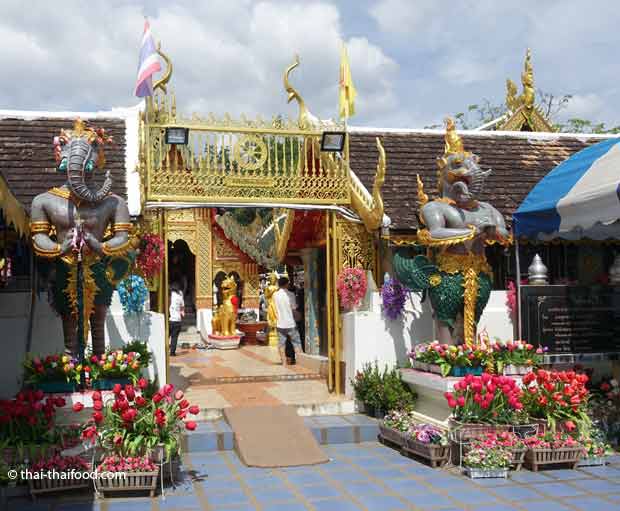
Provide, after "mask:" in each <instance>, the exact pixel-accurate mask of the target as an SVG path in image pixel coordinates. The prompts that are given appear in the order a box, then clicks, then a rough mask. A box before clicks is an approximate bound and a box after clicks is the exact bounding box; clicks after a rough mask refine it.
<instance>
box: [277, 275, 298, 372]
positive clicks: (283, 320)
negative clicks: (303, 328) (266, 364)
mask: <svg viewBox="0 0 620 511" xmlns="http://www.w3.org/2000/svg"><path fill="white" fill-rule="evenodd" d="M288 282H289V281H288V278H286V277H280V278H279V279H278V288H279V289H278V290H277V291H276V292H275V293H274V294H273V298H272V300H273V304H274V305H275V308H276V311H277V323H276V328H277V331H278V351H279V352H280V358H281V360H282V365H286V353H285V347H286V341H287V339H290V341H291V344H292V345H293V349H294V350H295V354H297V353H301V339H300V337H299V331H298V330H297V324H296V323H295V316H294V314H293V311H295V310H297V301H296V299H295V295H294V294H293V293H291V292H290V291H289V290H288Z"/></svg>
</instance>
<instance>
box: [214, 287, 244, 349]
mask: <svg viewBox="0 0 620 511" xmlns="http://www.w3.org/2000/svg"><path fill="white" fill-rule="evenodd" d="M220 291H221V292H222V303H220V304H219V305H218V307H217V311H216V312H215V314H214V315H213V320H212V321H211V326H212V328H213V333H214V334H215V335H221V336H224V337H233V336H235V335H237V327H236V323H237V308H238V305H239V303H238V299H237V283H236V282H235V279H234V277H233V276H232V275H229V276H228V277H226V278H225V279H224V280H223V281H222V283H221V284H220Z"/></svg>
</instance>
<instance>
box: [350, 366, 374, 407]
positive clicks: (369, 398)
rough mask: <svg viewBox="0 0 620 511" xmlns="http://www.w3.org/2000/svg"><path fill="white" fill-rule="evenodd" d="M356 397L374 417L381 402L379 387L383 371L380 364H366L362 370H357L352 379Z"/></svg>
mask: <svg viewBox="0 0 620 511" xmlns="http://www.w3.org/2000/svg"><path fill="white" fill-rule="evenodd" d="M351 384H352V385H353V390H354V392H355V398H356V399H357V401H359V402H361V403H362V404H363V406H364V411H365V412H366V413H367V414H368V415H370V416H371V417H374V416H375V415H376V412H375V410H376V408H377V406H378V405H379V404H380V403H379V389H380V386H381V373H380V372H379V366H378V365H377V363H376V362H375V364H370V363H367V364H364V365H363V366H362V370H361V371H357V373H356V374H355V378H353V379H352V380H351Z"/></svg>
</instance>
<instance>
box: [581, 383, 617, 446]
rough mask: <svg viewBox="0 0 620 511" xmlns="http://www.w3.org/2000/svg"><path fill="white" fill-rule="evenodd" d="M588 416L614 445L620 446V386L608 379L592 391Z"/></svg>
mask: <svg viewBox="0 0 620 511" xmlns="http://www.w3.org/2000/svg"><path fill="white" fill-rule="evenodd" d="M588 408H589V410H588V412H589V413H588V415H589V416H590V417H591V418H592V420H593V422H595V424H596V426H597V427H598V428H599V429H600V430H601V431H602V432H603V433H604V436H605V440H606V441H607V442H609V443H611V444H612V445H616V446H617V445H618V444H620V384H619V383H618V380H616V379H614V378H606V379H604V380H603V381H602V382H600V384H599V385H598V386H597V387H596V388H594V389H593V390H592V393H591V397H590V399H589V400H588Z"/></svg>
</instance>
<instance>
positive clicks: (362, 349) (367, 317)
mask: <svg viewBox="0 0 620 511" xmlns="http://www.w3.org/2000/svg"><path fill="white" fill-rule="evenodd" d="M410 296H411V299H408V300H407V303H406V305H405V311H404V313H403V315H402V316H401V318H399V319H396V320H390V319H387V318H386V317H385V316H384V315H383V312H382V310H381V296H380V294H379V292H373V293H372V294H371V297H370V300H368V301H369V302H370V303H369V307H368V310H367V311H357V312H347V313H344V314H343V315H342V336H343V351H344V353H343V360H344V361H345V363H346V373H347V374H346V375H345V378H346V383H345V394H346V395H347V396H351V395H353V389H352V387H351V383H350V379H351V378H353V377H354V376H355V373H356V372H357V371H359V370H361V369H362V367H363V366H364V364H366V363H368V362H370V363H372V362H374V361H375V360H376V361H377V363H378V364H379V367H380V368H383V367H384V366H385V365H386V364H387V366H388V367H390V368H391V367H393V366H395V365H399V366H403V365H405V364H406V363H407V353H408V352H409V351H410V350H411V348H412V346H413V345H414V344H415V343H419V342H428V341H430V340H432V339H433V317H432V312H431V310H430V304H429V302H428V300H426V301H425V302H424V303H421V302H420V297H421V296H420V295H418V294H416V293H411V295H410Z"/></svg>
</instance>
